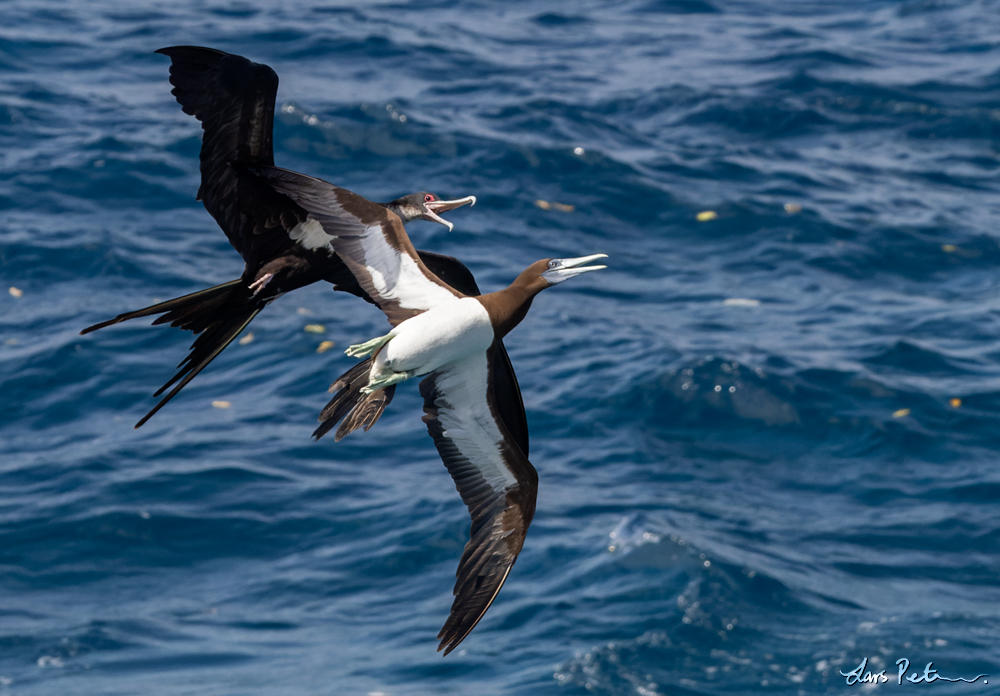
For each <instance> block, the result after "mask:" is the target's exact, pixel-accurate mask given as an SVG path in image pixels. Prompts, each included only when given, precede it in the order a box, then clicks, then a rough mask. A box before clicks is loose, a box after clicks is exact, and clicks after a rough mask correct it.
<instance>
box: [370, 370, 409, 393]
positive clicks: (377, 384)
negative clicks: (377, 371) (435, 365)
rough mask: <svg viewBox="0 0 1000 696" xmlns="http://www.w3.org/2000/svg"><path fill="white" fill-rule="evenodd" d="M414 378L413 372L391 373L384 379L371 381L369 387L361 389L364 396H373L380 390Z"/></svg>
mask: <svg viewBox="0 0 1000 696" xmlns="http://www.w3.org/2000/svg"><path fill="white" fill-rule="evenodd" d="M412 376H413V371H412V370H410V371H407V372H390V373H389V374H388V375H386V376H384V377H379V378H378V379H372V380H369V382H368V385H367V386H364V387H361V393H362V394H372V393H374V392H377V391H378V390H379V389H385V388H386V387H390V386H392V385H393V384H399V383H400V382H405V381H406V380H408V379H409V378H410V377H412Z"/></svg>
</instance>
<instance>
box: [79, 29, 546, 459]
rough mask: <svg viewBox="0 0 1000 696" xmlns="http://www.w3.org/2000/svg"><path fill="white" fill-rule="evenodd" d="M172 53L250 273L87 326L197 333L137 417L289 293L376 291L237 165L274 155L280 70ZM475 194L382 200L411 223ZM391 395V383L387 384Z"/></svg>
mask: <svg viewBox="0 0 1000 696" xmlns="http://www.w3.org/2000/svg"><path fill="white" fill-rule="evenodd" d="M157 53H161V54H163V55H166V56H168V57H169V58H170V59H171V66H170V82H171V84H172V85H173V86H174V89H173V91H172V93H173V95H174V96H175V97H176V98H177V101H178V102H179V103H180V105H181V107H182V109H183V111H184V112H185V113H187V114H190V115H192V116H194V117H195V118H197V119H198V120H199V121H200V122H201V124H202V128H203V130H204V136H203V138H202V147H201V187H200V188H199V190H198V200H201V201H203V202H204V205H205V208H206V209H207V210H208V212H209V213H210V214H211V215H212V217H213V218H215V220H216V222H217V223H218V224H219V226H220V227H221V228H222V230H223V231H224V232H225V233H226V236H227V237H228V238H229V242H230V243H231V244H232V246H233V247H234V248H235V249H236V251H237V252H239V253H240V255H241V256H242V257H243V259H244V261H245V269H244V272H243V276H242V278H239V279H236V280H231V281H229V282H227V283H223V284H221V285H217V286H215V287H212V288H208V289H206V290H201V291H200V292H196V293H192V294H190V295H185V296H183V297H178V298H176V299H173V300H168V301H166V302H161V303H158V304H155V305H152V306H150V307H146V308H144V309H140V310H137V311H133V312H126V313H123V314H119V315H118V316H117V317H115V318H114V319H111V320H109V321H104V322H101V323H99V324H95V325H93V326H90V327H88V328H86V329H84V330H83V331H81V332H80V333H81V334H86V333H89V332H91V331H96V330H97V329H101V328H104V327H107V326H111V325H113V324H118V323H121V322H123V321H127V320H129V319H135V318H139V317H145V316H152V315H157V314H160V315H162V316H160V317H159V318H157V319H156V320H155V321H154V322H153V324H166V323H169V324H170V325H171V326H175V327H179V328H181V329H183V330H188V331H191V332H193V333H195V334H199V335H198V337H197V339H195V341H194V343H193V344H192V346H191V349H190V351H189V353H188V355H187V357H186V358H185V360H183V361H182V362H181V363H180V365H178V372H177V374H175V375H174V377H173V378H172V379H171V380H170V381H169V382H167V383H166V384H165V385H163V387H161V388H160V389H159V390H158V391H156V393H155V394H154V396H160V395H161V394H162V393H163V392H164V391H166V390H167V389H168V388H170V387H171V386H173V385H174V384H176V386H174V388H173V389H172V390H171V391H170V393H168V394H167V395H166V396H165V397H164V398H163V399H162V400H161V401H160V402H159V403H158V404H157V405H156V406H155V407H154V408H153V409H152V410H151V411H150V412H149V413H147V414H146V415H145V416H143V418H142V419H141V420H140V421H139V422H138V423H137V424H136V426H135V427H137V428H138V427H139V426H141V425H143V424H144V423H145V422H146V421H147V420H149V419H150V418H151V417H152V416H153V414H155V413H156V412H157V411H159V410H160V409H161V408H162V407H163V406H164V405H165V404H166V403H167V402H168V401H170V400H171V399H172V398H173V397H174V396H176V395H177V393H178V392H179V391H180V390H181V389H183V388H184V386H186V385H187V384H188V383H189V382H190V381H191V380H192V379H194V377H195V376H196V375H197V374H198V373H199V372H201V371H202V370H203V369H204V368H205V367H206V366H207V365H208V364H209V363H210V362H211V361H212V360H214V359H215V357H216V356H218V355H219V354H220V353H221V352H222V350H223V349H225V348H226V346H228V345H229V344H230V343H231V342H232V341H233V340H235V339H236V337H237V336H239V335H240V333H241V332H242V331H243V330H244V329H245V328H246V327H247V325H249V324H250V322H251V321H253V319H254V317H256V316H257V314H259V313H260V311H261V310H263V309H264V307H266V306H267V305H268V304H269V303H270V302H271V301H273V300H274V299H276V298H277V297H279V296H281V295H282V294H284V293H287V292H290V291H292V290H295V289H297V288H301V287H304V286H306V285H309V284H311V283H314V282H316V281H319V280H326V281H328V282H330V283H332V284H333V286H334V288H335V289H337V290H343V291H346V292H350V293H352V294H354V295H357V296H359V297H362V298H364V299H366V300H369V301H371V298H370V297H369V296H368V295H367V294H366V293H365V291H364V290H363V289H362V288H361V287H360V286H359V285H358V283H357V281H355V279H354V276H353V275H351V273H350V272H349V271H348V270H347V268H346V267H345V266H344V264H343V262H341V260H340V259H339V258H338V257H337V255H336V254H335V253H334V252H333V249H332V248H331V247H330V246H329V245H328V244H327V243H326V241H324V240H323V239H322V235H320V237H316V236H315V235H316V232H315V230H314V229H313V227H311V226H310V224H309V222H308V220H307V214H306V211H305V210H303V209H302V208H301V207H300V206H299V205H297V204H296V203H295V202H294V201H292V200H290V199H288V198H287V197H285V196H283V195H281V194H279V193H277V192H275V191H274V190H273V189H272V188H271V187H269V186H266V185H263V184H262V183H261V182H260V181H258V180H257V178H256V177H254V176H252V175H249V174H247V173H246V172H245V171H243V170H241V169H239V168H238V167H234V166H233V165H234V164H236V165H241V164H242V165H255V164H256V165H273V164H274V152H273V147H272V128H273V123H274V105H275V98H276V95H277V90H278V76H277V75H276V74H275V72H274V70H272V69H271V68H270V67H268V66H267V65H261V64H258V63H253V62H251V61H249V60H247V59H246V58H244V57H242V56H238V55H233V54H229V53H224V52H222V51H218V50H215V49H211V48H201V47H197V46H174V47H170V48H162V49H160V50H159V51H157ZM466 203H475V197H473V196H468V197H465V198H459V199H455V200H441V199H440V198H438V197H437V196H435V195H434V194H432V193H427V192H421V193H415V194H411V195H409V196H404V197H402V198H399V199H397V200H395V201H392V202H390V203H385V204H380V205H381V206H382V207H383V208H384V209H386V210H388V211H391V212H392V213H393V214H394V215H396V216H397V217H398V218H399V219H400V220H401V221H402V222H403V223H407V222H410V221H411V220H415V219H417V218H422V219H425V220H429V221H431V222H437V223H440V224H443V225H447V226H448V228H449V229H451V227H452V225H451V223H450V222H448V221H446V220H444V219H443V218H442V217H441V214H443V213H445V212H447V211H450V210H454V209H455V208H457V207H459V206H462V205H465V204H466ZM418 253H419V255H420V258H421V260H422V261H423V263H424V264H425V265H426V266H427V267H428V268H431V269H433V271H434V273H436V274H437V275H439V276H440V277H442V278H445V279H446V280H447V281H448V282H449V283H452V284H453V285H454V286H455V287H458V288H460V289H461V290H462V292H465V293H467V294H472V295H477V294H479V288H478V287H477V286H476V282H475V278H474V277H473V276H472V273H471V272H470V271H469V270H468V269H467V268H466V267H465V266H464V265H463V264H462V263H461V262H459V261H458V260H457V259H454V258H452V257H450V256H444V255H442V254H434V253H432V252H425V251H421V252H418ZM501 352H502V353H503V355H501V356H500V362H501V363H502V365H501V367H500V370H499V371H498V372H497V377H496V379H497V382H498V384H497V389H498V391H499V392H500V393H502V394H503V395H504V398H503V402H502V410H503V413H504V419H505V422H507V424H508V427H509V428H510V429H511V430H512V432H514V433H515V434H516V437H517V439H518V441H519V442H520V443H521V444H523V447H524V448H525V450H526V449H527V443H528V440H527V424H526V422H525V421H524V418H523V406H522V404H521V393H520V389H519V387H518V385H517V381H516V378H515V377H514V372H513V370H512V369H511V368H510V364H509V359H508V358H507V355H506V352H505V351H503V350H502V348H501ZM387 394H388V395H389V397H391V391H389V392H387Z"/></svg>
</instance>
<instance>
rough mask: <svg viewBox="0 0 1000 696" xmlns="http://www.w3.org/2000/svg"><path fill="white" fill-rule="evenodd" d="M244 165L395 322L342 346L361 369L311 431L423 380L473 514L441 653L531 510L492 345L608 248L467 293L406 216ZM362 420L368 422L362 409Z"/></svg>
mask: <svg viewBox="0 0 1000 696" xmlns="http://www.w3.org/2000/svg"><path fill="white" fill-rule="evenodd" d="M249 169H250V170H251V171H253V172H255V173H257V174H258V175H259V176H260V177H261V179H262V180H264V181H267V182H268V184H270V185H271V186H272V187H273V188H274V190H275V191H277V192H279V193H282V194H284V195H286V196H288V197H289V198H291V199H292V200H294V201H295V202H296V203H298V204H299V205H300V206H302V208H303V209H304V210H306V211H307V212H308V215H309V219H310V220H314V221H315V222H316V224H317V225H318V226H319V228H321V229H322V231H323V233H325V234H326V235H327V239H328V240H329V243H330V244H331V245H333V248H334V249H335V250H336V252H337V254H338V255H339V256H340V258H341V259H343V261H344V263H345V264H346V265H347V267H348V268H349V269H350V271H351V273H352V274H353V275H354V277H355V278H356V279H357V281H358V284H359V285H361V287H362V288H363V289H364V291H365V292H366V293H368V296H369V297H371V298H372V299H373V300H374V301H375V303H376V304H377V305H378V306H379V308H381V309H382V311H383V312H385V314H386V316H387V317H388V319H389V323H390V324H392V326H393V329H392V331H390V332H389V333H388V334H386V335H385V336H381V337H379V338H376V339H373V340H371V341H368V342H367V343H362V344H359V345H355V346H351V347H350V348H349V349H348V350H347V354H348V355H350V356H354V357H362V358H366V359H367V360H366V363H368V365H367V366H366V367H367V369H365V370H364V371H363V374H359V373H358V370H357V368H355V369H353V370H351V371H349V372H348V373H347V374H346V375H345V376H344V377H342V378H341V380H339V381H338V383H337V384H339V385H341V388H342V390H341V394H338V395H337V396H336V397H334V401H335V402H337V401H338V400H339V406H337V407H336V408H335V409H334V412H332V413H328V412H330V407H328V408H327V410H326V411H324V415H326V420H325V422H324V423H323V425H321V426H320V428H319V429H318V430H317V431H316V433H315V434H316V436H317V437H321V436H322V435H323V433H325V432H327V431H328V430H329V429H330V428H331V427H333V425H335V423H336V420H335V419H336V418H340V417H343V416H345V415H346V416H347V418H348V419H350V418H351V417H352V415H353V414H352V409H357V408H361V409H362V410H367V409H368V408H369V405H368V404H369V399H371V398H372V397H373V396H375V395H378V394H379V393H381V392H382V391H383V390H384V389H386V388H390V389H391V388H392V387H394V386H395V385H396V384H397V383H398V382H402V381H404V380H407V379H410V378H413V377H420V376H424V375H426V377H425V379H424V380H423V381H422V382H421V383H420V394H421V395H422V396H423V397H424V413H425V415H424V418H423V420H424V422H425V423H426V424H427V430H428V432H429V433H430V435H431V437H432V438H433V439H434V444H435V445H436V446H437V450H438V453H439V454H440V455H441V459H442V460H444V464H445V466H446V467H447V468H448V471H449V473H450V474H451V476H452V479H453V480H454V482H455V486H456V488H457V489H458V492H459V494H460V495H461V496H462V500H463V501H464V502H465V504H466V506H468V508H469V513H470V515H471V517H472V527H471V531H470V539H469V542H468V543H467V544H466V545H465V551H464V553H463V554H462V559H461V561H460V562H459V565H458V571H457V573H456V578H457V582H456V583H455V589H454V595H455V600H454V603H453V604H452V606H451V614H450V615H449V617H448V620H447V621H446V622H445V624H444V627H443V628H442V629H441V632H440V634H438V638H439V639H440V641H441V643H440V645H439V646H438V650H442V649H443V650H444V651H445V654H448V653H449V652H451V651H452V650H454V649H455V647H456V646H457V645H458V644H459V643H461V642H462V640H464V639H465V637H466V636H468V635H469V632H470V631H472V629H473V628H475V626H476V624H477V623H478V622H479V620H480V619H481V618H482V617H483V615H484V614H485V613H486V610H487V609H489V607H490V604H492V603H493V600H494V599H495V598H496V596H497V593H498V592H499V591H500V588H501V587H502V586H503V584H504V581H505V580H506V579H507V575H508V574H509V573H510V569H511V567H513V565H514V561H515V560H516V559H517V555H518V553H519V552H520V551H521V546H522V545H523V543H524V537H525V534H526V533H527V531H528V525H529V524H530V523H531V518H532V516H533V515H534V512H535V497H536V493H537V490H538V474H537V472H536V471H535V468H534V467H533V466H532V465H531V462H529V461H528V458H527V456H526V454H525V452H524V451H522V449H521V448H520V447H519V446H518V445H517V442H516V441H515V440H514V438H513V437H512V435H511V433H510V431H509V429H508V428H507V427H506V425H505V421H504V419H502V418H501V417H500V416H499V408H498V397H497V393H496V389H495V387H494V384H495V379H494V377H495V370H496V365H497V353H498V350H497V346H498V345H499V343H500V340H501V339H502V338H503V337H504V336H506V335H507V333H509V332H510V331H511V329H513V328H514V327H515V326H517V325H518V324H519V323H520V322H521V320H522V319H524V317H525V315H526V314H527V313H528V309H529V308H530V307H531V302H532V300H533V299H534V297H535V295H537V294H538V293H539V292H541V291H542V290H544V289H546V288H548V287H551V286H552V285H555V284H557V283H561V282H563V281H564V280H567V279H568V278H572V277H573V276H575V275H579V274H581V273H585V272H588V271H595V270H598V269H601V268H605V267H604V266H587V265H586V264H588V263H590V262H591V261H594V260H596V259H599V258H603V257H604V256H605V255H604V254H594V255H592V256H584V257H581V258H573V259H544V260H542V261H537V262H535V263H533V264H532V265H531V266H529V267H528V268H527V269H526V270H525V271H524V272H522V273H521V274H520V275H519V276H518V277H517V279H516V280H515V281H514V282H513V283H511V285H510V286H509V287H508V288H506V289H504V290H501V291H499V292H492V293H488V294H486V295H480V296H478V297H469V296H467V295H466V294H464V293H462V292H460V291H459V290H458V289H456V288H454V287H452V286H450V285H449V284H447V283H445V282H444V281H442V280H441V279H440V278H438V277H437V276H436V275H435V274H434V273H433V272H432V271H431V270H430V269H429V268H427V266H426V265H425V264H424V263H423V262H422V261H421V259H420V256H419V254H417V252H416V250H415V249H414V248H413V244H411V243H410V240H409V238H408V237H407V235H406V231H405V230H404V229H403V224H402V221H401V220H400V219H399V218H398V217H397V216H396V215H394V214H393V213H391V212H389V211H387V210H386V209H385V208H382V207H380V206H377V205H373V204H372V203H370V202H369V201H366V200H365V199H363V198H361V197H360V196H357V195H355V194H353V193H351V192H350V191H347V190H345V189H342V188H338V187H336V186H333V185H332V184H328V183H326V182H325V181H321V180H319V179H314V178H312V177H308V176H304V175H302V174H298V173H295V172H290V171H287V170H284V169H279V168H276V167H259V166H258V167H251V168H249ZM335 386H336V385H335ZM332 404H333V402H331V405H332ZM377 411H378V413H381V408H378V409H377ZM322 418H323V417H321V419H322ZM374 418H375V419H377V418H378V414H376V415H375V416H374ZM361 420H362V421H363V422H370V423H373V422H374V420H373V419H372V418H370V417H367V416H366V417H364V418H361ZM354 427H357V426H356V425H355V426H353V427H351V428H348V430H347V432H350V430H351V429H353V428H354ZM337 434H338V436H340V437H342V436H343V435H345V434H347V433H346V432H344V433H342V432H340V431H338V433H337Z"/></svg>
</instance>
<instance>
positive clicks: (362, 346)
mask: <svg viewBox="0 0 1000 696" xmlns="http://www.w3.org/2000/svg"><path fill="white" fill-rule="evenodd" d="M391 338H392V334H391V333H387V334H386V335H385V336H379V337H378V338H373V339H372V340H370V341H365V342H364V343H355V344H354V345H353V346H349V347H348V348H347V350H345V351H344V353H345V354H346V355H348V356H349V357H352V358H367V357H370V356H372V355H375V353H377V352H378V349H379V348H381V347H382V346H384V345H385V344H386V343H388V342H389V339H391Z"/></svg>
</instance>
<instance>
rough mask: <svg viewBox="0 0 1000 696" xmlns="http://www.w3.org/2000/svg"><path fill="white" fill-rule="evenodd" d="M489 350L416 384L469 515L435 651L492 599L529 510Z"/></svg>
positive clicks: (528, 473)
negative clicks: (447, 611)
mask: <svg viewBox="0 0 1000 696" xmlns="http://www.w3.org/2000/svg"><path fill="white" fill-rule="evenodd" d="M494 357H495V350H494V348H492V347H491V348H490V349H489V350H488V351H486V352H484V353H479V354H476V355H473V356H471V357H469V358H466V359H464V360H461V361H458V362H455V363H451V364H449V365H447V366H446V367H443V368H441V369H439V370H436V371H434V372H432V373H431V375H430V376H429V377H427V378H425V379H424V380H423V381H422V382H421V383H420V394H421V395H422V396H423V397H424V411H425V415H424V418H423V420H424V422H425V423H426V424H427V431H428V433H430V436H431V437H432V438H433V439H434V444H435V445H436V447H437V450H438V453H439V454H440V455H441V459H442V460H443V461H444V465H445V466H446V467H447V468H448V472H449V473H450V474H451V477H452V479H453V480H454V482H455V487H456V488H457V489H458V492H459V494H460V495H461V496H462V500H463V501H464V502H465V504H466V506H467V507H468V509H469V514H470V516H471V518H472V526H471V528H470V530H469V541H468V543H466V545H465V550H464V552H463V553H462V559H461V560H460V561H459V564H458V570H457V572H456V573H455V578H456V582H455V589H454V595H455V601H454V602H453V603H452V605H451V613H450V614H449V616H448V620H447V621H446V622H445V624H444V627H443V628H442V629H441V632H440V633H439V634H438V638H439V639H440V640H441V644H440V645H439V646H438V650H442V649H443V650H444V651H445V654H446V655H447V654H448V653H449V652H451V651H452V650H454V649H455V647H456V646H457V645H458V644H459V643H461V642H462V641H463V640H464V639H465V637H466V636H468V635H469V633H470V632H471V631H472V629H473V628H475V626H476V624H477V623H479V620H480V619H482V618H483V615H484V614H485V613H486V611H487V609H489V608H490V605H491V604H492V603H493V600H494V599H496V596H497V594H498V593H499V592H500V588H501V587H503V584H504V582H505V581H506V580H507V576H508V575H509V573H510V569H511V568H512V567H513V565H514V562H515V561H516V560H517V555H518V554H519V553H520V551H521V547H522V546H523V544H524V537H525V534H527V531H528V525H529V524H531V519H532V517H533V516H534V514H535V499H536V496H537V494H538V473H537V472H536V471H535V468H534V467H533V466H532V465H531V462H529V461H528V458H527V457H526V456H525V455H524V453H523V452H521V450H520V448H518V447H517V445H516V444H515V443H514V442H513V440H512V439H511V437H510V433H508V432H507V429H506V428H505V427H504V424H503V421H502V420H501V419H500V418H499V416H498V414H497V409H496V400H495V398H494V393H493V387H492V379H491V376H490V373H491V371H492V365H493V363H494Z"/></svg>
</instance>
